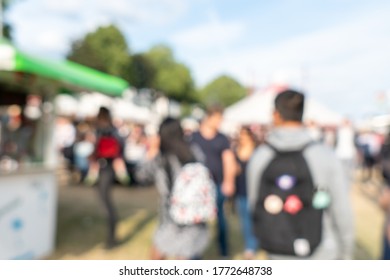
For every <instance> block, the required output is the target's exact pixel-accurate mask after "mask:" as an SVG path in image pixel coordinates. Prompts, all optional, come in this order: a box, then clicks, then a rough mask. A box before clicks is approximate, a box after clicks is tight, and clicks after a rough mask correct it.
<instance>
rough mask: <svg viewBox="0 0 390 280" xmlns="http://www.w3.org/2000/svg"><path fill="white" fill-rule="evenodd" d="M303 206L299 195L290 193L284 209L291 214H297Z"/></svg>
mask: <svg viewBox="0 0 390 280" xmlns="http://www.w3.org/2000/svg"><path fill="white" fill-rule="evenodd" d="M302 208H303V203H302V201H301V200H300V198H299V197H298V196H297V195H290V196H288V197H287V199H286V202H285V203H284V207H283V209H284V211H286V212H287V213H289V214H291V215H295V214H297V213H298V212H299V211H301V210H302Z"/></svg>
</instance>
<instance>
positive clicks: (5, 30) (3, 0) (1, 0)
mask: <svg viewBox="0 0 390 280" xmlns="http://www.w3.org/2000/svg"><path fill="white" fill-rule="evenodd" d="M12 2H14V0H0V5H1V7H0V20H1V21H2V22H1V24H0V25H1V26H2V30H1V31H2V35H3V37H4V38H7V39H9V40H11V39H12V38H11V31H12V29H11V25H10V24H9V23H8V22H6V21H5V20H4V14H5V11H6V10H7V9H8V8H9V6H10V4H11V3H12ZM0 38H1V36H0Z"/></svg>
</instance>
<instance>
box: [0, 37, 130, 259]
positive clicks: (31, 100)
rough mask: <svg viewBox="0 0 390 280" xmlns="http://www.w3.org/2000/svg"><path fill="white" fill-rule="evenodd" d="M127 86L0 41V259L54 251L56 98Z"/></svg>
mask: <svg viewBox="0 0 390 280" xmlns="http://www.w3.org/2000/svg"><path fill="white" fill-rule="evenodd" d="M127 88H128V84H127V82H126V81H124V80H122V79H119V78H117V77H113V76H109V75H107V74H104V73H101V72H98V71H96V70H93V69H90V68H87V67H84V66H81V65H78V64H76V63H73V62H69V61H50V60H46V59H41V58H37V57H32V56H29V55H27V54H25V53H23V52H20V51H19V50H17V49H16V48H15V47H14V46H12V45H11V44H10V43H8V42H7V41H4V40H0V259H40V258H44V257H46V256H48V255H49V254H50V253H51V252H52V251H53V250H54V248H55V236H56V214H57V213H56V212H57V211H56V209H57V184H56V176H55V170H56V167H57V165H56V163H57V161H56V154H57V153H56V150H55V141H54V125H55V109H54V108H55V106H54V105H53V99H54V97H55V96H56V94H58V93H59V92H62V93H63V92H67V93H69V94H71V93H72V92H78V91H94V92H101V93H104V94H107V95H111V96H120V95H121V94H122V93H123V92H124V91H125V90H126V89H127Z"/></svg>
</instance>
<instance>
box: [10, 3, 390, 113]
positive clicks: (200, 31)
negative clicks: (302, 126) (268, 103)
mask: <svg viewBox="0 0 390 280" xmlns="http://www.w3.org/2000/svg"><path fill="white" fill-rule="evenodd" d="M389 15H390V1H386V0H383V1H379V0H370V1H366V0H326V1H324V0H274V1H265V0H235V1H233V0H110V1H106V0H66V1H53V0H16V3H15V4H14V5H13V6H12V7H11V8H10V9H9V10H8V12H7V14H6V15H5V16H6V18H7V20H8V21H9V22H10V23H11V24H12V26H13V28H14V34H13V36H14V41H15V44H16V45H17V46H18V47H19V48H20V49H22V50H23V51H25V52H29V53H31V54H35V55H40V56H45V57H50V58H53V59H61V58H64V57H65V55H66V54H67V52H69V50H70V45H71V42H72V41H73V40H76V39H79V38H81V37H82V36H83V35H84V34H86V33H87V32H91V31H94V30H95V29H96V28H97V27H99V26H102V25H107V24H110V23H114V24H116V25H117V26H118V27H119V28H120V29H121V30H122V32H123V33H124V35H125V36H126V39H127V41H128V44H129V47H130V49H131V51H132V52H133V53H136V52H143V51H147V50H148V49H149V48H150V47H152V46H153V45H156V44H166V45H168V46H170V47H171V48H172V49H173V51H174V53H175V56H176V58H177V59H178V60H179V61H181V62H183V63H184V64H186V65H187V66H188V67H189V68H190V69H191V71H192V74H193V77H194V79H195V82H196V85H197V86H198V87H201V86H204V85H205V84H207V83H208V82H210V81H212V80H213V79H214V78H216V77H217V76H219V75H222V74H227V75H231V76H232V77H234V78H236V79H237V80H238V81H239V82H241V83H242V84H243V85H245V86H250V87H256V88H264V87H267V86H269V85H271V84H274V83H287V84H289V85H290V86H291V87H294V88H296V89H299V90H303V91H304V92H305V93H306V94H307V95H308V96H311V97H313V98H315V99H317V100H318V101H320V102H322V103H323V104H325V105H326V106H328V107H330V108H331V109H333V110H335V111H337V112H339V113H342V114H343V115H345V116H347V117H352V118H361V117H365V116H369V115H371V114H374V113H377V112H379V111H383V110H386V109H387V107H389V108H390V106H386V105H383V104H381V103H380V101H379V100H382V101H383V99H379V96H381V93H385V95H384V96H387V95H388V100H389V104H390V77H389V76H390V74H389V73H390V16H389ZM382 96H383V95H382ZM384 101H386V100H384Z"/></svg>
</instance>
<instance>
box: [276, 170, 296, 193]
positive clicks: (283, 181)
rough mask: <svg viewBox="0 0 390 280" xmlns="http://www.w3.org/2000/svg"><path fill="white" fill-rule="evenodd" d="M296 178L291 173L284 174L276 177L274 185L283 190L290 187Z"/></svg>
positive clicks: (293, 184)
mask: <svg viewBox="0 0 390 280" xmlns="http://www.w3.org/2000/svg"><path fill="white" fill-rule="evenodd" d="M296 181H297V179H296V178H295V177H293V176H291V175H287V174H284V175H282V176H280V177H278V178H277V179H276V185H277V186H278V187H279V188H281V189H282V190H284V191H287V190H290V189H292V188H293V187H294V186H295V184H296Z"/></svg>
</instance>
